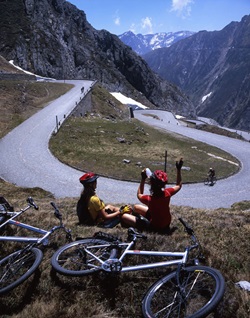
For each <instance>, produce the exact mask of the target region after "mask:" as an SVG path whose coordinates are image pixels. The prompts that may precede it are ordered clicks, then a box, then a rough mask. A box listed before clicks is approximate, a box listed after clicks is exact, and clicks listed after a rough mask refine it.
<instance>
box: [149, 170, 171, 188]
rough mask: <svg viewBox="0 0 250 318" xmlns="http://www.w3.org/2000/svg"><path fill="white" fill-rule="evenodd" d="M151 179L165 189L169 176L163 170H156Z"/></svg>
mask: <svg viewBox="0 0 250 318" xmlns="http://www.w3.org/2000/svg"><path fill="white" fill-rule="evenodd" d="M151 178H152V179H153V180H154V181H155V182H156V183H157V184H158V185H160V186H162V187H164V186H165V184H167V183H168V175H167V174H166V172H164V171H162V170H156V171H155V172H154V173H153V174H152V176H151Z"/></svg>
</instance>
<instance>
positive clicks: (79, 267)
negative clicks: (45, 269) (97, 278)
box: [51, 238, 118, 276]
mask: <svg viewBox="0 0 250 318" xmlns="http://www.w3.org/2000/svg"><path fill="white" fill-rule="evenodd" d="M103 244H106V245H107V244H108V245H109V246H108V247H107V246H106V247H100V248H94V250H95V252H94V251H93V253H95V255H97V256H98V257H99V258H101V259H102V260H107V259H110V258H116V256H117V253H118V251H117V249H114V248H112V249H110V242H107V241H105V240H100V239H96V238H86V239H82V240H79V241H75V242H71V243H69V244H67V245H64V246H62V247H61V248H59V249H58V250H57V251H56V252H55V253H54V254H53V256H52V258H51V265H52V267H53V268H54V270H55V271H56V272H58V273H59V274H62V275H65V276H85V275H90V274H93V273H95V272H98V271H100V270H101V267H100V264H99V263H98V262H97V261H96V260H95V258H94V257H91V256H90V255H89V254H87V253H86V252H85V251H84V247H85V246H86V247H87V246H98V245H103Z"/></svg>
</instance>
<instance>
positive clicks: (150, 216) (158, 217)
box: [126, 158, 183, 233]
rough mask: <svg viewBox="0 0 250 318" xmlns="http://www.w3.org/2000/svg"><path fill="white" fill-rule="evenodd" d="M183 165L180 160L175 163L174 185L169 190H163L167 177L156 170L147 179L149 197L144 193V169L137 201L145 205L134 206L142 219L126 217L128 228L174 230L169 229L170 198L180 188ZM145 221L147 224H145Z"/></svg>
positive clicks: (158, 230) (131, 216) (166, 231)
mask: <svg viewBox="0 0 250 318" xmlns="http://www.w3.org/2000/svg"><path fill="white" fill-rule="evenodd" d="M182 165H183V160H182V158H181V159H180V160H179V162H178V161H176V170H177V177H176V185H175V186H174V187H171V188H165V186H166V184H167V182H168V176H167V174H166V173H165V172H164V171H161V170H156V171H155V172H154V173H152V174H151V176H150V177H149V182H150V185H151V188H150V195H146V194H143V193H144V185H145V181H146V178H147V175H146V169H144V170H143V171H142V173H141V182H140V185H139V188H138V191H137V197H138V199H139V200H140V201H141V202H142V203H143V204H145V205H141V204H136V205H134V212H135V213H138V215H139V218H140V216H142V217H144V219H143V220H142V221H143V222H141V220H138V218H137V219H136V217H135V216H134V215H127V216H126V218H127V222H128V220H130V226H135V227H138V228H140V227H143V226H144V228H147V229H149V230H153V231H157V232H164V233H171V232H172V231H173V230H174V229H172V230H171V229H170V223H171V214H170V208H169V204H170V198H171V196H173V195H175V194H176V193H177V192H178V191H179V190H180V189H181V187H182V178H181V168H182ZM145 219H146V220H147V221H148V222H145Z"/></svg>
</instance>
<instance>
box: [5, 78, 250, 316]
mask: <svg viewBox="0 0 250 318" xmlns="http://www.w3.org/2000/svg"><path fill="white" fill-rule="evenodd" d="M2 84H3V83H2V82H1V89H3V90H2V91H1V92H0V96H1V101H0V111H1V112H2V113H1V116H0V125H1V126H0V127H1V136H3V135H4V134H6V133H7V132H8V131H9V130H10V129H12V128H13V127H14V126H15V125H16V124H17V123H18V122H20V121H21V120H24V119H25V118H27V116H30V114H31V113H32V112H33V111H37V109H38V108H39V107H43V105H44V104H45V103H46V100H47V101H48V99H49V98H48V97H50V98H51V97H52V99H53V98H56V96H58V95H56V94H55V95H54V93H50V91H51V90H50V89H52V90H53V88H55V87H56V86H50V87H47V86H44V85H42V86H41V89H39V91H40V93H38V91H37V86H34V88H32V89H31V90H29V89H28V86H26V84H24V83H20V84H19V86H18V83H8V85H7V84H6V85H3V86H2ZM20 86H21V87H22V89H20ZM2 87H3V88H2ZM8 88H10V89H8ZM66 89H67V88H66ZM24 92H25V94H24ZM46 92H47V93H46ZM48 92H49V93H48ZM57 92H59V93H58V94H59V95H60V94H62V93H63V91H61V88H60V89H59V90H57ZM26 93H27V94H26ZM17 94H18V95H17ZM27 95H28V96H29V99H27V103H25V105H26V107H22V108H21V109H19V108H18V107H19V105H23V104H22V103H19V102H18V103H17V101H19V99H20V98H21V97H22V96H25V97H26V96H27ZM48 95H49V96H48ZM38 100H40V103H38V104H39V105H40V106H38V104H36V103H35V101H38ZM15 108H17V111H16V110H15ZM16 117H17V119H16ZM7 118H8V120H7ZM84 120H85V121H82V122H78V119H70V121H67V122H66V125H65V127H64V128H65V129H64V128H63V129H62V130H61V131H60V133H59V134H58V136H56V138H61V136H60V134H62V136H63V134H65V138H66V136H67V135H68V137H67V138H68V139H67V140H68V143H72V145H74V147H75V145H77V144H78V146H79V144H80V141H82V140H83V139H82V138H81V139H78V138H80V137H79V135H76V133H77V132H76V131H75V130H72V132H71V133H70V134H69V132H67V127H66V126H67V125H70V124H71V123H72V125H70V126H69V127H71V128H72V129H73V128H76V130H77V129H78V130H79V131H80V132H81V133H82V134H83V133H84V134H85V136H87V138H85V140H88V139H89V138H93V139H92V142H93V140H95V139H96V140H97V141H95V142H96V143H98V142H99V143H100V149H101V147H102V149H103V152H104V151H107V158H108V164H110V165H112V160H113V157H115V156H114V155H113V153H112V151H114V152H115V154H117V153H121V154H122V156H121V157H120V158H123V157H125V156H126V157H127V154H129V156H130V155H131V152H130V150H129V148H130V146H131V144H129V143H125V146H126V147H125V148H124V149H122V150H120V149H118V148H116V147H118V144H116V147H114V150H112V149H113V148H110V147H111V145H112V142H111V144H109V147H107V146H105V145H101V142H102V141H103V140H102V136H104V135H106V136H109V135H111V136H113V137H112V138H113V139H112V138H111V139H110V140H113V142H114V138H115V137H114V136H119V137H122V135H123V137H125V140H127V141H131V140H132V147H133V144H134V145H136V143H137V142H138V140H139V142H142V141H144V143H143V144H144V145H146V146H145V147H141V148H140V147H137V148H136V149H137V150H136V152H138V153H139V152H140V151H145V150H147V151H148V152H147V153H145V152H141V154H140V155H141V158H143V161H142V163H143V164H144V159H145V158H147V157H148V156H149V154H150V156H151V153H152V152H153V151H152V150H151V148H150V146H149V145H150V136H151V135H153V132H152V131H151V130H149V127H144V126H141V125H139V123H136V122H134V121H132V122H131V123H128V122H126V123H125V126H126V125H127V126H128V129H129V130H130V132H131V128H129V127H139V128H140V129H137V130H136V129H135V128H133V131H132V132H131V134H129V133H128V132H126V131H124V130H122V129H125V128H124V126H122V125H120V124H119V123H116V122H112V121H102V123H100V122H98V121H97V119H96V118H94V119H90V118H89V117H87V118H85V119H84ZM76 123H77V125H76ZM85 125H86V127H87V128H88V127H90V126H91V125H92V126H93V128H92V129H93V130H92V132H91V130H90V132H89V135H86V134H87V132H86V131H85V130H84V129H85ZM87 125H90V126H87ZM112 125H113V126H112ZM129 125H132V126H129ZM108 127H109V128H108ZM114 127H115V128H114ZM120 128H122V129H120ZM142 128H143V130H142ZM93 131H95V132H96V133H95V134H93ZM102 131H103V132H102ZM136 131H138V137H137V138H136ZM116 133H117V135H116ZM112 134H113V135H112ZM157 134H158V132H157ZM157 134H156V136H158V135H157ZM91 136H92V137H91ZM175 137H176V136H175ZM157 138H159V137H157ZM165 138H166V139H167V143H166V144H167V145H169V149H171V154H174V155H173V157H172V159H174V158H175V157H176V156H179V155H180V154H181V155H182V154H183V153H184V159H185V156H186V153H187V147H190V148H192V146H191V143H190V144H189V143H187V140H185V139H183V140H182V138H181V139H180V140H179V141H178V138H177V139H173V142H172V144H171V146H170V144H168V142H170V141H169V140H170V137H169V136H168V135H165ZM171 138H172V137H171ZM173 138H174V137H173ZM137 139H138V140H137ZM163 139H164V138H163ZM60 140H62V139H59V140H57V142H58V143H59V141H60ZM98 140H99V141H98ZM157 140H158V139H157ZM164 140H165V139H164ZM55 141H56V139H54V140H53V142H54V143H55V144H56V143H57V142H55ZM73 141H74V142H73ZM75 141H76V143H75ZM60 142H61V141H60ZM181 143H183V144H184V147H186V148H183V149H185V151H184V150H182V152H181V153H179V152H178V151H179V149H180V144H181ZM175 144H176V146H175V147H174V145H175ZM187 145H189V146H187ZM120 146H124V145H123V144H122V145H120ZM53 147H54V146H53ZM199 147H200V146H199ZM199 147H198V148H199ZM65 149H66V148H65ZM76 149H77V148H76ZM88 149H90V150H91V148H88ZM100 149H99V151H100ZM161 149H162V150H163V151H165V147H163V146H162V148H161ZM90 150H89V151H90ZM111 150H112V151H111ZM205 150H206V151H208V148H207V149H205ZM192 151H195V150H191V152H192ZM209 151H210V149H209ZM213 151H215V150H214V149H213ZM216 151H217V150H216ZM159 153H161V151H159V152H158V151H156V156H155V158H157V159H151V158H150V160H156V161H161V162H162V160H163V159H162V157H160V155H159ZM200 153H202V152H200V151H199V152H197V158H196V161H197V165H198V164H200V165H201V166H199V167H200V169H203V170H204V171H206V169H207V167H208V166H210V162H206V161H204V159H203V157H199V156H200ZM66 155H67V153H66V152H65V158H66V159H67V158H70V157H76V158H78V157H77V156H76V151H75V152H72V153H71V155H70V156H68V155H67V156H68V157H67V156H66ZM92 155H93V153H92ZM223 155H225V154H223ZM81 156H82V158H84V157H83V154H81ZM161 156H162V155H161ZM158 158H159V159H158ZM61 159H64V158H62V157H61ZM66 159H65V160H66ZM172 159H171V163H172V161H173V160H172ZM67 160H68V159H67ZM136 160H139V159H138V158H136ZM102 162H103V163H105V167H107V166H108V164H107V162H106V161H102ZM187 162H188V164H189V160H188V161H187ZM70 163H71V162H70ZM72 164H75V163H72ZM80 164H82V163H80ZM145 164H146V163H145ZM161 164H162V163H161ZM185 164H187V163H186V162H185ZM149 166H150V167H151V168H152V166H153V165H152V166H151V165H149ZM84 167H85V165H84ZM113 167H115V166H114V165H113ZM193 167H195V164H194V166H193ZM118 168H119V166H118ZM192 169H195V168H192ZM118 170H119V169H118ZM221 170H222V169H221ZM185 173H186V174H188V173H189V172H188V171H187V172H185V171H184V174H185ZM229 173H230V172H229ZM185 178H187V175H186V176H185ZM184 186H185V185H184ZM0 195H3V196H5V197H6V198H7V199H8V200H9V201H10V203H11V204H12V205H14V207H15V208H16V209H20V208H22V207H24V206H25V204H26V202H25V200H26V198H27V197H28V196H32V197H33V198H34V200H35V201H36V202H37V204H38V205H39V206H40V209H39V211H33V210H32V211H31V210H29V211H28V212H27V213H26V214H24V215H23V216H22V217H21V218H20V221H23V222H27V223H31V224H33V225H35V226H38V227H41V228H45V229H48V228H51V227H52V226H53V225H56V224H57V220H56V219H55V218H54V217H53V213H52V212H53V211H52V208H51V206H50V201H54V200H55V199H54V198H53V196H52V195H51V194H50V193H47V192H45V191H43V190H41V189H39V188H34V189H26V188H19V187H16V186H14V185H11V184H9V183H6V182H4V181H3V180H0ZM76 202H77V198H65V199H58V200H56V203H57V204H58V206H59V208H60V210H61V212H62V213H63V218H64V223H65V224H66V225H67V227H69V228H71V229H72V234H73V237H74V238H76V237H77V236H82V237H84V236H90V235H92V234H93V233H94V232H96V231H97V230H98V231H99V230H100V229H99V228H96V227H89V228H88V227H83V226H79V225H78V224H77V217H76V213H75V208H76ZM127 203H129V202H127ZM171 209H172V214H173V226H177V227H178V229H177V230H176V231H175V232H174V233H173V234H172V236H167V237H166V236H163V235H159V234H153V233H150V234H148V240H147V241H143V242H138V245H137V248H138V249H139V248H144V249H151V248H154V249H156V250H158V249H169V250H183V248H184V247H185V246H186V244H188V241H187V236H186V234H185V233H184V232H183V229H182V226H181V225H180V224H179V222H178V221H177V218H178V217H179V216H181V217H183V218H184V219H185V220H186V221H187V222H188V223H190V225H192V226H193V227H194V229H195V230H196V233H197V235H198V237H199V239H200V241H201V244H202V245H203V248H204V251H203V252H204V255H205V256H206V260H205V264H207V265H209V266H212V267H215V268H217V269H219V270H220V271H221V272H222V274H223V276H224V277H225V280H226V293H225V297H224V299H223V302H222V303H221V304H220V306H219V308H218V310H217V312H216V313H215V314H214V315H210V318H212V317H214V318H218V317H219V318H232V317H234V318H248V317H249V315H250V297H249V292H247V291H244V290H241V289H239V288H238V287H236V285H235V283H236V282H238V281H241V280H246V281H250V267H249V264H250V251H249V239H250V214H249V211H250V201H248V202H240V203H238V204H235V205H234V206H233V207H231V208H230V209H218V210H204V209H192V208H187V207H181V206H180V207H177V206H172V207H171ZM8 231H9V230H8ZM107 232H110V233H112V234H115V235H118V236H119V237H122V238H123V239H126V232H127V231H126V229H124V228H121V227H120V226H118V227H117V228H115V229H111V230H107ZM8 233H10V232H6V234H8ZM11 233H12V234H16V232H15V230H12V231H11ZM64 243H65V239H64V237H62V236H61V235H59V236H58V235H54V236H53V237H52V240H51V244H50V245H49V246H48V247H47V248H45V249H44V259H43V262H42V264H41V265H40V267H39V271H38V272H37V273H36V275H34V276H32V277H31V278H30V279H29V280H28V281H27V282H25V283H24V284H22V285H21V286H19V287H18V288H16V289H15V290H13V291H12V292H10V293H9V294H7V295H5V296H2V297H1V298H0V308H1V309H0V317H3V318H7V317H13V318H24V317H25V318H26V317H29V318H33V317H34V318H40V317H51V318H54V317H55V318H56V317H63V318H72V317H73V316H74V317H75V318H80V317H81V318H82V317H95V318H119V317H123V318H124V317H126V318H131V317H135V318H137V317H141V310H140V306H141V300H142V297H143V295H144V293H145V292H146V290H147V289H148V288H149V286H150V285H151V284H152V283H153V282H154V281H155V280H156V279H158V278H159V277H161V276H163V275H164V274H166V272H167V271H166V270H163V269H161V270H148V271H141V272H134V273H124V274H122V275H119V276H118V277H110V276H103V275H97V276H93V277H85V278H67V277H62V276H59V275H55V274H54V273H53V272H52V271H51V266H50V258H51V256H52V254H53V252H54V251H55V250H56V249H57V248H58V247H59V246H60V245H62V244H64ZM17 247H18V246H17V245H16V244H10V245H9V244H7V243H0V249H1V256H3V255H5V254H8V253H10V252H11V251H13V250H14V249H16V248H17Z"/></svg>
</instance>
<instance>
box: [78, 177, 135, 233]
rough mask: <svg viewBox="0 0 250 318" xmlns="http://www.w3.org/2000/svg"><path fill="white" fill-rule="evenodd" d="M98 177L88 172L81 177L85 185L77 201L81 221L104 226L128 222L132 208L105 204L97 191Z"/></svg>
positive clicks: (81, 222)
mask: <svg viewBox="0 0 250 318" xmlns="http://www.w3.org/2000/svg"><path fill="white" fill-rule="evenodd" d="M97 178H98V176H97V175H96V174H94V173H93V172H88V173H85V174H84V175H83V176H82V177H81V178H80V179H79V181H80V182H81V184H82V185H83V186H84V189H83V191H82V193H81V197H80V199H79V201H78V203H77V216H78V219H79V223H80V224H86V225H101V226H103V227H114V226H115V225H117V224H118V223H119V222H122V223H124V224H126V223H127V222H126V213H132V208H131V209H128V210H124V209H123V210H120V208H118V207H115V206H113V205H110V204H108V205H105V203H104V202H103V201H102V200H101V199H100V198H99V197H98V196H97V194H96V192H95V191H96V187H97ZM125 211H126V212H125ZM124 212H125V213H124Z"/></svg>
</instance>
